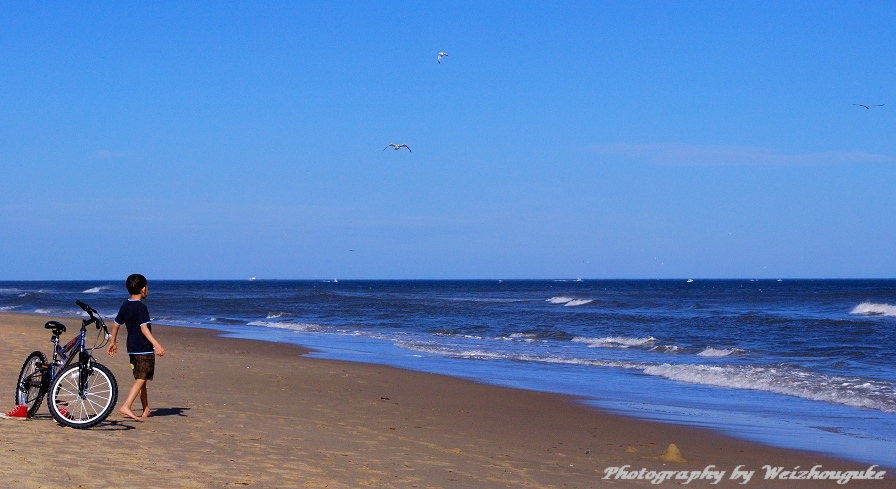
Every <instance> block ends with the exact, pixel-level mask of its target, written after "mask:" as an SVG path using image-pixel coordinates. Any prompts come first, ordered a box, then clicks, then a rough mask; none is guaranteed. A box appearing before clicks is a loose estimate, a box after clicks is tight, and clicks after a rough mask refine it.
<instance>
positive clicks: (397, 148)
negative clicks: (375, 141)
mask: <svg viewBox="0 0 896 489" xmlns="http://www.w3.org/2000/svg"><path fill="white" fill-rule="evenodd" d="M389 146H392V148H394V149H395V151H398V150H399V149H401V148H408V151H411V148H409V147H408V145H407V144H395V143H392V144H388V145H386V147H385V148H383V151H386V150H387V149H389ZM411 153H413V151H411Z"/></svg>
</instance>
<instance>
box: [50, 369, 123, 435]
mask: <svg viewBox="0 0 896 489" xmlns="http://www.w3.org/2000/svg"><path fill="white" fill-rule="evenodd" d="M116 401H118V383H117V382H115V377H114V376H113V375H112V372H110V371H109V369H108V368H106V366H105V365H101V364H99V363H97V362H91V365H90V367H88V368H87V379H86V382H84V383H83V388H82V383H81V368H80V366H79V365H77V364H75V365H72V366H70V367H68V368H66V369H65V370H63V371H62V372H60V373H59V375H57V376H56V379H55V380H53V384H52V385H51V386H50V401H49V402H50V413H51V414H52V415H53V418H55V419H56V421H57V422H58V423H59V424H62V425H65V426H69V427H71V428H90V427H91V426H96V425H97V424H99V423H101V422H102V421H103V420H104V419H106V417H107V416H109V413H111V412H112V410H113V409H114V408H115V402H116Z"/></svg>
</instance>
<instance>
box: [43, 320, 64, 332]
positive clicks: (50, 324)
mask: <svg viewBox="0 0 896 489" xmlns="http://www.w3.org/2000/svg"><path fill="white" fill-rule="evenodd" d="M44 327H45V328H47V329H52V330H53V334H55V335H59V334H60V333H65V325H64V324H62V323H60V322H59V321H47V324H45V325H44Z"/></svg>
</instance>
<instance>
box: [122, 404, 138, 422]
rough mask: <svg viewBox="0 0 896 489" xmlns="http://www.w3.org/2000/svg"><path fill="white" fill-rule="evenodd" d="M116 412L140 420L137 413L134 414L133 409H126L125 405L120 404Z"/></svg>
mask: <svg viewBox="0 0 896 489" xmlns="http://www.w3.org/2000/svg"><path fill="white" fill-rule="evenodd" d="M118 412H120V413H121V414H123V415H125V416H127V417H129V418H131V419H134V420H137V421H140V418H138V417H137V415H136V414H134V412H133V411H131V410H130V409H128V408H127V407H125V406H122V407H121V409H119V410H118Z"/></svg>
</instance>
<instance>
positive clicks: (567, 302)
mask: <svg viewBox="0 0 896 489" xmlns="http://www.w3.org/2000/svg"><path fill="white" fill-rule="evenodd" d="M545 302H550V303H551V304H563V305H564V306H569V307H574V306H584V305H585V304H590V303H592V302H594V299H575V298H573V297H562V296H561V297H551V298H550V299H547V300H545Z"/></svg>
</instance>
